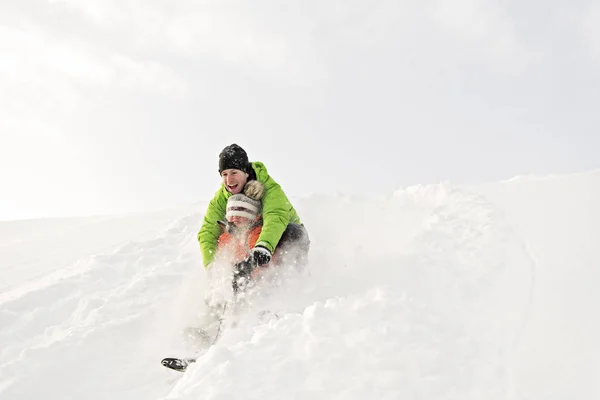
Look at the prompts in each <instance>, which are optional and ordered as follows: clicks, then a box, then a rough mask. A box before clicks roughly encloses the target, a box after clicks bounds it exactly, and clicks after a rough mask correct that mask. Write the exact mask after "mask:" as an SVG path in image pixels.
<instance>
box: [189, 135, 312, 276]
mask: <svg viewBox="0 0 600 400" xmlns="http://www.w3.org/2000/svg"><path fill="white" fill-rule="evenodd" d="M219 174H220V175H221V177H222V180H223V181H222V183H221V187H220V188H219V190H217V192H216V193H215V196H214V197H213V199H212V200H211V201H210V203H209V205H208V209H207V211H206V214H205V216H204V220H203V223H202V227H201V228H200V231H199V232H198V242H199V243H200V248H201V251H202V260H203V263H204V267H205V268H207V269H208V268H210V265H211V263H212V262H213V261H214V259H215V256H216V251H217V246H218V244H217V241H218V238H219V236H220V234H221V226H220V225H219V223H218V221H222V220H223V219H224V218H225V216H226V208H227V200H228V199H229V198H230V197H231V196H232V195H235V194H239V193H242V192H244V193H245V194H246V195H247V196H248V197H251V198H256V197H259V198H261V202H262V222H263V223H262V229H261V232H260V235H259V236H258V238H257V240H256V243H255V244H254V246H253V247H252V248H251V249H250V250H249V252H248V255H247V258H246V260H247V261H248V262H249V263H250V264H252V265H253V266H262V265H265V264H268V263H269V262H270V261H271V257H272V255H273V252H274V251H275V249H276V248H277V246H278V245H279V244H280V241H281V240H282V237H283V238H284V239H285V241H286V242H287V241H290V242H296V243H298V244H299V245H300V246H301V247H302V248H303V250H305V253H307V252H308V247H309V243H310V242H309V240H308V233H307V232H306V229H305V228H304V225H302V223H301V221H300V217H299V216H298V213H297V212H296V210H295V209H294V207H293V206H292V204H291V203H290V201H289V200H288V198H287V196H286V194H285V193H284V191H283V189H282V188H281V186H280V185H279V184H278V183H277V182H275V180H273V178H271V176H270V175H269V173H268V172H267V168H266V167H265V165H264V164H263V163H261V162H257V161H255V162H249V161H248V155H247V154H246V151H245V150H244V149H242V148H241V147H240V146H238V145H237V144H232V145H229V146H227V147H225V148H224V149H223V150H222V151H221V153H220V154H219Z"/></svg>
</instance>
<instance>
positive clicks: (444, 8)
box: [430, 0, 539, 73]
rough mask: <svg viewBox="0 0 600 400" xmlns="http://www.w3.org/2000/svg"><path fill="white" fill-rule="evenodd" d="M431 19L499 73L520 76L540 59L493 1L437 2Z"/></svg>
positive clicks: (453, 0)
mask: <svg viewBox="0 0 600 400" xmlns="http://www.w3.org/2000/svg"><path fill="white" fill-rule="evenodd" d="M430 13H431V17H432V18H433V20H434V21H436V23H438V24H439V25H440V26H441V27H442V28H443V29H445V30H447V31H448V32H450V33H452V34H453V35H454V36H455V38H457V39H459V40H460V41H462V42H464V44H465V47H466V48H467V49H469V50H473V49H475V50H477V51H478V52H479V53H480V54H482V55H484V57H485V58H486V60H487V62H488V65H489V66H490V67H492V68H493V69H497V70H498V71H500V72H515V73H518V72H521V71H523V70H524V69H525V68H527V67H528V66H529V65H530V63H532V62H534V61H535V60H536V58H537V57H538V56H539V54H537V53H536V52H535V51H533V49H531V48H528V47H527V46H526V45H525V44H524V43H523V41H522V40H521V39H520V38H519V35H518V33H517V31H516V28H515V26H514V23H513V22H512V21H511V19H510V17H509V15H507V13H506V11H505V10H504V9H503V8H502V7H501V5H500V3H498V2H495V1H492V0H452V1H449V0H437V1H435V2H434V3H432V5H431V6H430Z"/></svg>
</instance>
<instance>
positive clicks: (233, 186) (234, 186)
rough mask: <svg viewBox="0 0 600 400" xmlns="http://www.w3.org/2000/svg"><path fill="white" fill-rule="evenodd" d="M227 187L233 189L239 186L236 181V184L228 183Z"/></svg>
mask: <svg viewBox="0 0 600 400" xmlns="http://www.w3.org/2000/svg"><path fill="white" fill-rule="evenodd" d="M227 187H228V188H229V191H233V190H235V189H236V188H237V187H238V184H237V183H236V184H235V185H227Z"/></svg>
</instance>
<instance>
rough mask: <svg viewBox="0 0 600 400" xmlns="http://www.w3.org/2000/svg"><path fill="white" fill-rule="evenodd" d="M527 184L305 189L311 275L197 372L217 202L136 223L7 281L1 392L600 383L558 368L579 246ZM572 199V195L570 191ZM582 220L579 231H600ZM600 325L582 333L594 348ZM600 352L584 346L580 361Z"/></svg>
mask: <svg viewBox="0 0 600 400" xmlns="http://www.w3.org/2000/svg"><path fill="white" fill-rule="evenodd" d="M545 182H546V183H547V184H548V185H549V187H550V188H548V191H549V192H552V190H554V192H553V196H555V197H551V196H547V193H546V192H544V194H545V195H546V196H547V198H546V199H545V200H546V201H545V203H544V204H545V207H546V209H552V207H553V203H554V202H556V201H558V198H557V197H556V196H557V194H560V193H563V191H562V190H561V187H560V186H558V185H557V186H556V187H554V188H553V189H552V188H551V186H552V180H550V181H547V180H545ZM596 182H600V181H596ZM597 188H598V186H596V187H595V188H594V187H593V186H592V187H591V188H590V186H589V184H588V187H587V188H582V187H579V186H577V185H574V186H571V187H570V196H571V197H572V198H573V199H577V198H578V197H582V196H587V197H586V198H589V199H590V200H593V199H598V196H597V193H598V191H597V190H596V189H597ZM524 190H526V188H522V187H517V188H516V189H515V188H514V185H513V182H509V183H502V184H495V185H489V186H488V187H478V188H462V187H456V186H452V185H448V184H444V185H423V186H415V187H411V188H406V189H404V190H400V191H397V192H396V193H394V195H393V196H390V197H389V198H380V199H364V198H363V199H360V198H356V197H345V196H323V195H315V196H311V197H309V198H304V199H300V200H299V201H298V203H297V204H296V203H295V205H296V206H297V209H298V210H299V212H300V214H301V215H302V218H303V220H304V222H305V223H306V225H307V227H308V229H309V232H310V234H311V239H312V250H311V266H310V276H295V277H294V276H293V275H292V278H293V279H288V281H287V282H286V284H285V286H283V287H279V288H278V287H274V288H270V289H269V290H268V294H269V295H268V296H266V297H264V298H257V299H256V303H255V304H254V306H255V310H269V311H271V314H270V315H271V318H270V319H269V318H267V319H262V320H261V321H257V320H256V314H254V313H252V312H250V313H248V315H247V316H246V317H245V318H242V320H241V321H240V324H239V326H238V328H236V329H232V330H228V331H226V332H225V334H224V335H223V337H222V339H221V341H220V342H219V344H218V345H216V346H215V347H214V348H212V349H211V350H210V351H209V352H208V353H207V354H206V356H205V357H203V358H202V359H201V360H200V361H199V362H198V363H196V364H194V365H193V366H192V367H191V368H190V369H189V371H188V372H187V373H186V374H185V375H183V376H182V375H179V374H174V373H172V372H171V371H167V370H165V369H164V368H163V367H161V366H160V365H159V363H158V361H159V360H160V358H161V357H163V356H165V355H171V354H177V355H179V354H181V355H187V354H185V352H186V348H187V347H186V346H187V345H186V343H184V342H183V341H182V339H181V337H182V335H181V330H182V328H183V327H184V326H186V324H189V325H193V324H194V322H195V321H194V317H195V315H196V314H197V311H198V310H199V309H200V308H201V307H202V306H203V304H202V295H203V291H204V290H205V288H206V287H205V284H206V282H205V275H204V270H203V268H202V267H201V263H200V256H199V250H198V245H197V242H196V232H197V229H198V228H199V226H200V223H201V218H202V213H203V211H204V210H192V211H190V210H185V211H182V213H181V215H180V216H179V217H178V218H177V219H175V218H174V222H172V223H171V224H168V225H167V226H166V227H164V220H160V221H158V220H157V224H156V228H157V229H156V230H157V232H158V233H156V234H155V235H154V236H153V237H152V238H141V239H139V240H137V239H135V237H133V236H134V235H132V237H131V238H130V240H129V241H127V242H123V243H122V244H121V245H119V246H117V247H113V249H112V250H111V251H102V252H98V253H89V254H88V256H84V257H79V258H78V261H76V262H74V263H72V264H70V265H68V266H64V267H63V266H57V267H56V271H54V272H52V275H49V274H44V273H43V272H45V271H47V270H48V268H47V266H45V267H44V271H40V276H41V278H35V279H29V280H28V281H27V282H25V283H22V282H17V285H16V286H15V285H14V284H12V283H10V282H9V283H8V284H7V287H10V289H8V290H3V291H1V292H0V299H2V301H1V302H0V326H1V327H2V329H0V343H2V347H1V348H0V395H1V396H0V397H2V398H7V399H23V398H32V397H34V396H36V395H39V396H44V397H45V398H51V399H52V398H56V399H59V398H60V399H65V398H91V399H94V398H98V399H99V398H107V397H113V398H114V397H117V398H132V399H136V398H140V399H141V398H144V399H147V398H169V399H173V398H182V399H183V398H190V399H191V398H194V399H195V398H211V399H217V398H227V399H232V398H244V399H248V398H259V397H261V398H305V397H308V396H311V397H313V398H328V399H330V398H349V399H352V398H357V399H358V398H361V399H362V398H402V397H404V398H435V399H439V398H463V399H464V398H473V399H475V398H507V396H510V395H512V396H514V397H513V398H541V397H539V396H538V397H536V395H539V394H541V393H547V392H549V391H550V392H552V393H554V394H561V393H562V394H565V393H572V392H573V388H574V387H575V388H576V389H577V390H579V393H584V394H589V393H591V390H592V385H591V382H592V381H591V380H589V379H588V378H586V376H574V375H571V376H567V377H564V375H563V378H562V380H558V379H555V378H557V377H558V376H560V375H561V372H563V371H562V370H561V365H559V364H558V363H554V364H552V363H553V362H555V359H558V358H559V356H563V354H562V353H563V352H562V349H565V348H566V349H569V350H572V349H573V347H572V346H573V345H572V344H567V345H564V344H563V342H562V341H559V339H561V338H564V336H565V335H567V334H568V333H567V332H566V330H564V329H563V330H562V331H558V330H554V331H553V332H554V333H556V334H557V335H559V336H557V337H556V338H553V334H552V332H548V330H547V329H546V330H545V329H544V328H546V327H548V324H550V326H552V327H555V324H556V323H557V321H552V320H551V319H549V317H548V315H547V314H545V313H544V311H543V310H544V306H545V304H544V303H542V304H539V303H540V301H542V302H544V301H547V300H548V299H549V298H548V297H544V293H545V290H547V288H549V287H550V288H552V287H551V284H550V283H551V280H550V279H547V278H546V277H547V274H548V273H558V272H560V271H563V270H561V269H560V266H558V265H555V264H551V263H550V264H548V263H547V262H546V261H547V259H545V258H544V257H541V255H542V254H544V253H547V254H548V256H549V257H551V256H552V254H554V255H557V254H558V255H559V256H561V255H563V252H564V254H571V255H572V256H573V258H572V259H573V260H576V258H575V256H576V254H573V253H572V252H570V250H569V248H568V246H565V247H563V248H561V249H558V248H553V247H551V246H548V247H544V241H543V240H541V239H540V238H539V237H538V236H539V235H536V234H537V233H539V232H533V234H534V235H533V237H532V236H530V235H531V234H532V231H531V229H530V228H531V224H530V223H529V222H530V221H529V220H528V219H527V218H528V216H529V215H531V216H533V217H534V218H536V210H537V211H539V209H540V207H539V204H536V203H535V202H536V201H538V200H539V199H536V198H535V196H532V195H528V196H527V198H522V199H520V198H521V197H522V196H520V194H519V191H524ZM540 190H542V191H544V190H546V188H541V189H540ZM594 190H596V191H595V192H593V191H594ZM534 192H535V191H534ZM591 192H593V193H591ZM514 199H520V200H521V201H520V202H519V201H513V200H514ZM558 203H559V204H560V205H561V206H564V205H565V204H566V203H565V199H564V197H561V201H558ZM574 203H575V204H577V202H576V201H575V200H574ZM579 203H581V202H579ZM595 204H598V203H594V202H589V203H587V202H584V204H579V205H580V207H579V208H577V212H578V213H577V214H576V213H572V214H571V217H572V219H573V218H574V219H575V220H576V221H577V219H578V215H579V213H587V214H588V216H591V218H592V220H593V218H597V215H598V214H597V209H596V208H595V207H596V206H595ZM594 210H595V211H594ZM554 211H555V214H553V215H554V217H556V216H557V214H556V213H560V212H561V210H554ZM594 212H596V214H594ZM517 216H518V217H519V218H520V219H518V218H516V217H517ZM136 218H138V219H137V221H139V216H138V217H136ZM556 220H557V221H558V222H563V221H561V219H560V218H556ZM124 222H125V221H124ZM596 222H600V221H597V220H596ZM125 224H126V222H125ZM144 224H146V225H151V217H148V219H147V220H145V221H144ZM161 226H163V227H164V228H161ZM534 226H535V224H534ZM578 226H579V228H581V230H580V231H577V232H571V235H575V236H577V237H579V236H582V238H583V237H586V236H587V235H589V234H594V233H595V232H596V231H594V230H593V229H594V228H592V225H589V226H587V225H578ZM557 228H559V227H557ZM539 229H540V231H546V236H545V238H548V239H550V238H551V239H558V236H557V237H553V236H552V235H551V234H550V233H548V232H547V231H548V230H549V229H548V228H547V227H539ZM585 229H587V230H585ZM8 236H10V234H9V235H8ZM85 240H86V238H85V237H82V236H81V235H77V236H73V237H69V238H65V242H64V243H63V245H57V246H56V247H55V249H54V251H55V252H64V253H66V254H69V252H77V251H79V250H81V249H83V248H85V246H86V243H85ZM30 243H31V246H32V248H35V247H36V245H38V243H36V242H35V240H31V242H30ZM552 243H553V244H554V241H552ZM578 243H580V242H578ZM3 244H5V246H3V247H0V249H2V251H4V250H5V249H7V248H8V249H9V251H10V244H7V242H5V243H3ZM580 253H582V252H580ZM5 254H6V253H0V256H2V257H0V261H1V262H2V266H3V267H4V265H5V260H6V259H7V258H6V257H4V255H5ZM8 254H11V255H14V254H15V252H14V251H13V252H12V253H10V252H9V253H8ZM583 256H584V258H582V259H581V260H580V261H582V263H581V264H582V265H584V266H585V265H587V264H585V263H586V262H587V260H588V259H587V258H586V257H588V256H590V257H592V258H591V260H595V258H594V256H593V255H592V254H591V253H590V254H588V253H585V252H583ZM10 259H12V260H14V259H15V258H14V257H12V258H10ZM559 259H560V257H559ZM548 265H550V266H551V267H553V268H552V269H551V270H549V269H548V268H547V266H548ZM11 267H12V268H16V269H18V267H19V265H18V264H17V265H12V266H11ZM554 267H556V268H554ZM13 270H14V269H13ZM583 271H584V272H585V273H591V272H590V271H591V270H589V269H585V268H584V270H583ZM586 277H587V278H589V276H588V275H586ZM588 283H589V282H588ZM541 284H542V285H545V286H544V287H540V285H541ZM554 284H555V285H556V283H554ZM579 284H580V285H581V286H580V287H584V286H585V284H586V283H585V282H579ZM577 285H578V284H575V283H572V285H570V286H569V289H574V288H576V287H577ZM582 296H583V295H581V294H580V295H579V298H580V299H581V300H582V301H583V298H582ZM540 299H541V300H540ZM569 304H570V303H565V304H563V306H564V307H568V306H569ZM577 305H581V304H580V303H577ZM588 308H589V307H588ZM573 321H575V322H577V321H580V320H579V317H577V318H575V317H572V319H571V322H573ZM588 324H589V325H588V327H589V328H593V323H590V322H589V319H588ZM541 332H544V333H543V334H544V336H543V337H544V338H545V343H546V344H551V345H552V346H554V347H552V349H553V350H552V351H548V348H546V353H547V354H546V355H545V358H544V359H543V361H545V362H546V367H545V369H544V370H540V369H539V365H538V360H537V358H535V357H534V358H533V359H531V358H530V357H531V353H528V352H527V351H528V350H531V349H532V348H535V346H532V345H530V344H531V343H535V342H536V341H540V338H541V337H542V336H540V335H541V334H542V333H541ZM593 332H594V331H593V330H592V331H591V332H590V334H589V336H588V335H587V334H586V335H584V336H582V337H580V339H581V340H580V343H579V346H585V345H588V347H589V346H590V344H591V343H592V342H591V341H590V340H591V334H592V333H593ZM554 339H556V340H554ZM561 346H562V347H561ZM523 349H525V351H523ZM577 349H579V347H578V348H577ZM573 350H574V349H573ZM590 350H591V351H592V352H597V348H592V349H590ZM533 355H534V356H537V355H538V354H536V353H535V352H534V353H533ZM591 359H592V358H591V356H590V358H581V357H576V356H571V357H569V354H567V357H566V360H567V362H569V366H570V367H573V368H578V369H582V368H583V367H585V366H587V365H588V364H587V363H588V362H589V360H591ZM548 361H550V363H551V364H550V365H548ZM173 374H174V375H173ZM587 377H589V375H587ZM547 384H549V385H547ZM557 398H558V397H557Z"/></svg>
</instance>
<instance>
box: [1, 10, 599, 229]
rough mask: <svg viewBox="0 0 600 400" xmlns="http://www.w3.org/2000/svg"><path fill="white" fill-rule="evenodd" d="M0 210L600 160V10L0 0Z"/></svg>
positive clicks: (393, 180) (94, 206)
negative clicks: (235, 164)
mask: <svg viewBox="0 0 600 400" xmlns="http://www.w3.org/2000/svg"><path fill="white" fill-rule="evenodd" d="M0 51H1V54H2V56H1V57H0V135H1V143H0V182H1V189H0V190H1V196H0V219H16V218H32V217H50V216H62V215H81V214H97V213H114V212H129V211H135V210H140V211H143V210H148V209H157V208H163V207H169V206H174V205H180V204H185V203H191V202H196V201H205V200H208V199H209V198H210V197H212V195H213V194H214V192H215V191H216V189H217V188H218V185H219V182H220V181H219V176H218V172H217V155H218V153H219V151H220V150H221V149H222V148H223V147H224V146H226V145H228V144H230V143H234V142H235V143H238V144H239V145H241V146H242V147H244V148H245V149H246V150H247V151H248V153H249V155H250V159H251V160H258V161H263V162H264V163H265V164H266V165H267V168H268V169H269V171H270V172H271V174H272V176H273V177H274V178H275V179H276V180H277V181H278V182H279V183H280V184H281V185H282V186H283V188H284V190H286V192H288V194H289V195H290V196H301V195H305V194H309V193H314V192H317V193H329V192H341V193H348V194H356V193H365V194H374V193H383V194H386V193H391V192H392V191H393V190H395V189H397V188H399V187H402V186H407V185H412V184H417V183H436V182H440V181H450V182H455V183H475V182H484V181H495V180H500V179H506V178H510V177H512V176H515V175H522V174H548V173H564V172H577V171H582V170H590V169H596V168H599V167H600V155H599V154H600V133H599V132H600V111H599V110H600V3H598V2H594V1H576V0H574V1H571V2H560V1H554V0H538V1H522V0H507V1H504V2H497V1H488V0H452V1H440V0H435V1H434V0H408V1H396V0H393V1H392V0H384V1H374V0H361V1H355V0H346V1H325V0H318V1H316V0H303V1H252V2H247V1H212V2H208V1H192V0H189V1H188V0H182V1H168V0H163V1H159V0H104V1H99V0H98V1H85V2H84V1H80V0H63V1H60V0H55V1H42V0H19V1H12V0H0Z"/></svg>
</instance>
